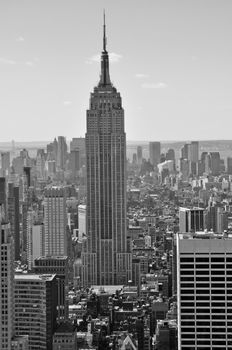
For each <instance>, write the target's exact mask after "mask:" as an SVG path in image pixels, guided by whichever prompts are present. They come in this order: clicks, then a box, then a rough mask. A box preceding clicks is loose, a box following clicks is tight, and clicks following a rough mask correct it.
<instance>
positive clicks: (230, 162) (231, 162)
mask: <svg viewBox="0 0 232 350" xmlns="http://www.w3.org/2000/svg"><path fill="white" fill-rule="evenodd" d="M226 170H227V174H229V175H232V157H227V169H226Z"/></svg>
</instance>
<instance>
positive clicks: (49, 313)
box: [15, 273, 58, 350]
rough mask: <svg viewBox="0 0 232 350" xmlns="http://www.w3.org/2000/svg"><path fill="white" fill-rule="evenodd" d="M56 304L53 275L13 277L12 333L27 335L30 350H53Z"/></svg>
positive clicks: (17, 275)
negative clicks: (13, 318) (13, 329)
mask: <svg viewBox="0 0 232 350" xmlns="http://www.w3.org/2000/svg"><path fill="white" fill-rule="evenodd" d="M57 305H58V289H57V278H56V275H54V274H53V275H52V274H49V275H45V274H43V275H36V274H29V273H28V274H23V273H19V274H15V334H16V336H22V335H28V336H29V349H31V350H34V349H38V350H52V335H53V332H54V330H55V327H56V318H57Z"/></svg>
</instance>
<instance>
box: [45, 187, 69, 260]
mask: <svg viewBox="0 0 232 350" xmlns="http://www.w3.org/2000/svg"><path fill="white" fill-rule="evenodd" d="M66 226H67V213H66V198H65V193H64V188H62V187H55V186H53V187H50V188H46V189H45V198H44V240H45V242H44V243H45V252H44V253H45V256H63V255H67V234H66Z"/></svg>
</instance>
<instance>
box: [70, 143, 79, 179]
mask: <svg viewBox="0 0 232 350" xmlns="http://www.w3.org/2000/svg"><path fill="white" fill-rule="evenodd" d="M69 170H71V172H72V175H73V176H76V175H77V172H78V170H80V151H79V150H78V149H75V150H71V151H70V154H69Z"/></svg>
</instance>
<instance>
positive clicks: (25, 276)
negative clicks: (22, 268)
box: [15, 273, 56, 282]
mask: <svg viewBox="0 0 232 350" xmlns="http://www.w3.org/2000/svg"><path fill="white" fill-rule="evenodd" d="M55 276H56V275H55V274H53V275H52V274H43V275H36V274H32V273H18V274H15V280H16V281H34V282H36V281H52V280H53V279H54V278H55Z"/></svg>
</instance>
